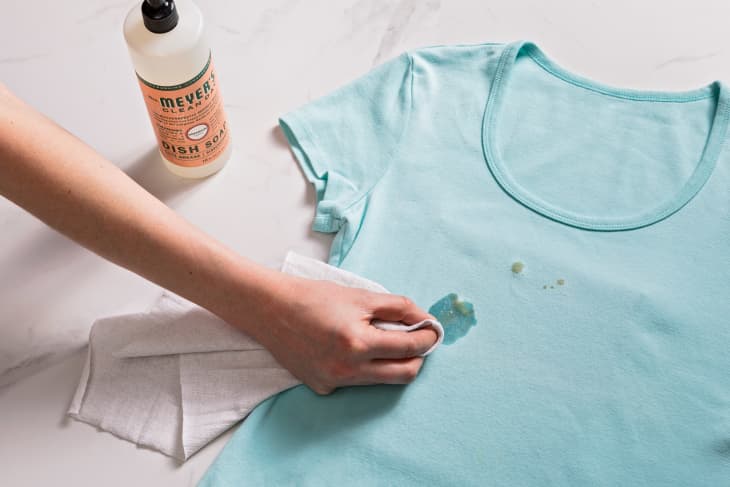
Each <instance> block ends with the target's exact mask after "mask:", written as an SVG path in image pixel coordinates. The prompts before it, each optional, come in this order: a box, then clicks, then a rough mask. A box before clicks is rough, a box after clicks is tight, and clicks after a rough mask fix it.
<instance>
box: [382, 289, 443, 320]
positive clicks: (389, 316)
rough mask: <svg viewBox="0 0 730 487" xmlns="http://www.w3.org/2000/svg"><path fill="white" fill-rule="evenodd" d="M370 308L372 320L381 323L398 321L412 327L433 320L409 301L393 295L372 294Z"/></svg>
mask: <svg viewBox="0 0 730 487" xmlns="http://www.w3.org/2000/svg"><path fill="white" fill-rule="evenodd" d="M370 306H371V309H370V311H371V313H372V316H373V318H377V319H380V320H383V321H400V322H403V323H405V324H407V325H412V324H414V323H418V322H419V321H423V320H425V319H428V318H433V316H431V315H430V314H428V313H426V312H425V311H423V310H422V309H421V308H419V307H418V306H416V304H415V303H414V302H413V301H411V300H410V299H408V298H406V297H405V296H398V295H395V294H377V293H376V294H373V298H372V301H371V302H370Z"/></svg>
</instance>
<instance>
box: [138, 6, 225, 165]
mask: <svg viewBox="0 0 730 487" xmlns="http://www.w3.org/2000/svg"><path fill="white" fill-rule="evenodd" d="M124 38H125V39H126V41H127V47H128V48H129V53H130V55H131V57H132V63H133V64H134V68H135V71H136V72H137V78H138V80H139V86H140V87H141V89H142V95H143V97H144V101H145V105H147V111H148V113H149V116H150V120H151V121H152V126H153V128H154V130H155V134H156V136H157V143H158V145H159V149H160V154H161V155H162V160H163V161H164V163H165V166H167V168H168V169H169V170H170V171H172V172H173V173H175V174H177V175H178V176H182V177H186V178H202V177H205V176H209V175H211V174H213V173H215V172H216V171H218V170H220V169H221V168H222V167H223V166H224V165H225V163H226V161H227V160H228V159H229V157H230V155H231V142H230V135H229V133H228V132H229V131H228V123H227V121H226V115H225V112H224V110H223V99H222V98H221V93H220V86H219V84H218V78H217V77H216V75H215V71H214V69H213V61H212V58H211V52H210V48H209V47H208V44H207V43H206V42H205V37H204V32H203V16H202V15H201V13H200V10H199V9H198V7H196V6H195V5H194V4H193V3H192V2H191V1H190V0H178V1H177V2H175V1H174V0H144V1H143V2H142V5H141V7H140V6H137V7H135V8H133V9H132V10H131V11H130V12H129V14H128V15H127V18H126V20H125V21H124Z"/></svg>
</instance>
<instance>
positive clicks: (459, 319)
mask: <svg viewBox="0 0 730 487" xmlns="http://www.w3.org/2000/svg"><path fill="white" fill-rule="evenodd" d="M428 312H429V313H431V314H432V315H433V316H435V317H436V319H437V320H438V321H439V322H441V324H442V325H443V326H444V341H443V343H444V345H451V344H452V343H454V342H455V341H456V340H458V339H459V338H461V337H463V336H465V335H466V334H467V333H469V328H471V327H472V326H474V325H476V324H477V319H476V316H475V315H474V305H473V304H472V303H470V302H469V301H465V300H462V299H461V298H459V295H457V294H455V293H451V294H447V295H446V296H444V297H443V298H441V299H439V300H438V301H436V302H435V303H434V304H433V306H431V307H430V308H429V309H428Z"/></svg>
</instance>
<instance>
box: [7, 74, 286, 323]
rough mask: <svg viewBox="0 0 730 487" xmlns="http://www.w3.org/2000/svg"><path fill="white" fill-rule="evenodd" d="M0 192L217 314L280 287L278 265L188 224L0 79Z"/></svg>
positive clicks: (262, 302) (256, 301)
mask: <svg viewBox="0 0 730 487" xmlns="http://www.w3.org/2000/svg"><path fill="white" fill-rule="evenodd" d="M0 194H2V195H4V196H6V197H7V198H9V199H10V200H12V201H14V202H15V203H17V204H18V205H20V206H21V207H23V208H25V209H26V210H28V211H29V212H31V213H32V214H34V215H35V216H37V217H38V218H40V219H41V220H43V221H44V222H45V223H47V224H48V225H50V226H52V227H54V228H56V229H57V230H59V231H60V232H61V233H63V234H65V235H67V236H68V237H70V238H72V239H73V240H75V241H76V242H78V243H80V244H81V245H83V246H85V247H87V248H89V249H90V250H92V251H94V252H96V253H97V254H99V255H101V256H103V257H105V258H107V259H109V260H111V261H112V262H115V263H116V264H119V265H121V266H123V267H125V268H127V269H130V270H131V271H133V272H135V273H137V274H140V275H142V276H144V277H146V278H147V279H149V280H151V281H153V282H155V283H157V284H159V285H160V286H162V287H165V288H167V289H170V290H172V291H174V292H176V293H177V294H180V295H182V296H184V297H186V298H188V299H190V300H192V301H194V302H196V303H198V304H200V305H202V306H204V307H206V308H208V309H210V310H211V311H213V312H215V313H217V314H219V315H221V316H222V317H223V318H229V317H230V316H228V315H231V314H232V313H237V312H238V310H240V309H246V308H247V307H249V306H247V305H250V306H251V307H259V308H260V307H262V306H266V304H267V303H266V301H267V300H270V299H272V293H274V291H275V289H276V287H277V286H280V283H279V282H278V280H279V278H278V275H277V274H276V273H274V272H272V271H269V270H267V269H264V268H262V267H260V266H258V265H256V264H254V263H252V262H250V261H247V260H246V259H243V258H242V257H240V256H238V255H237V254H235V253H234V252H232V251H231V250H229V249H227V248H225V247H224V246H223V245H222V244H220V243H218V242H216V241H214V240H213V239H212V238H210V237H208V236H207V235H205V234H204V233H203V232H201V231H200V230H198V229H196V228H195V227H193V226H192V225H190V224H189V223H188V222H186V221H185V220H184V219H183V218H181V217H180V216H179V215H177V214H176V213H175V212H173V211H172V210H170V209H169V208H168V207H167V206H165V205H164V204H162V203H161V202H160V201H159V200H157V199H156V198H155V197H154V196H152V195H151V194H149V193H148V192H147V191H145V190H144V189H143V188H142V187H140V186H139V185H138V184H136V183H135V182H134V181H133V180H132V179H130V178H129V177H128V176H127V175H126V174H125V173H124V172H122V171H121V170H119V169H118V168H117V167H116V166H114V165H113V164H111V163H110V162H108V161H107V160H105V159H104V158H103V157H102V156H100V155H99V154H97V153H96V152H95V151H94V150H93V149H91V148H90V147H88V146H87V145H85V144H83V143H82V142H81V141H79V140H78V139H76V138H75V137H74V136H72V135H71V134H69V133H68V132H66V131H65V130H63V129H62V128H60V127H59V126H57V125H56V124H54V123H53V122H51V121H50V120H48V119H46V118H45V117H43V116H42V115H40V114H39V113H37V112H36V111H34V110H32V109H30V108H29V107H27V106H26V105H25V104H23V103H22V102H20V101H19V100H17V99H16V98H14V97H13V96H12V95H11V94H10V93H8V92H7V91H5V90H3V89H2V87H0ZM234 290H235V292H232V291H234ZM247 331H251V330H247Z"/></svg>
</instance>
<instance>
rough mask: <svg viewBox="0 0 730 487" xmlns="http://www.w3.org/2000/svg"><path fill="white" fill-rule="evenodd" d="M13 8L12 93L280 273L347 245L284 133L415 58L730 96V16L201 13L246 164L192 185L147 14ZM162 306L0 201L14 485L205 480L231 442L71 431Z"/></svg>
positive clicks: (3, 394)
mask: <svg viewBox="0 0 730 487" xmlns="http://www.w3.org/2000/svg"><path fill="white" fill-rule="evenodd" d="M1 3H2V5H1V6H2V8H1V9H0V81H2V82H4V83H5V84H6V85H7V86H8V87H9V88H10V89H11V90H12V91H14V92H15V93H16V94H18V95H19V96H20V97H21V98H23V99H24V100H26V101H27V102H28V103H30V104H31V105H33V106H34V107H36V108H38V109H39V110H41V111H42V112H44V113H46V114H47V115H48V116H50V117H51V118H53V119H54V120H56V121H57V122H58V123H60V124H61V125H63V126H64V127H66V128H67V129H68V130H70V131H71V132H73V133H74V134H76V135H77V136H79V137H80V138H81V139H83V140H84V141H86V142H87V143H88V144H90V145H91V146H93V147H94V148H95V149H97V150H98V151H99V152H100V153H102V154H103V155H105V156H106V157H108V158H109V159H110V160H112V161H113V162H114V163H115V164H117V165H119V166H120V167H121V168H123V169H124V170H125V171H127V172H128V174H130V176H132V177H133V178H134V179H136V180H137V181H138V182H139V183H140V184H142V185H143V186H145V187H146V188H147V189H148V190H150V191H151V192H152V193H154V194H155V195H157V196H158V197H159V198H160V199H162V200H163V201H165V202H166V203H167V204H168V205H170V206H171V207H173V208H174V209H175V210H177V211H178V212H180V213H181V214H183V215H184V216H185V217H187V218H188V219H190V220H191V221H193V222H194V223H195V224H197V225H200V226H201V227H203V228H204V229H205V230H206V231H208V232H210V233H211V234H213V235H214V236H215V237H217V238H218V239H220V240H222V241H224V242H225V243H226V244H228V245H229V246H231V247H232V248H234V249H236V250H237V251H239V252H240V253H242V254H244V255H246V256H248V257H251V258H253V259H255V260H257V261H259V262H262V263H266V264H268V265H271V266H275V265H277V264H278V262H280V261H281V259H282V258H283V256H284V254H285V252H286V250H288V249H294V250H296V251H298V252H300V253H302V254H305V255H311V256H315V257H319V258H325V257H326V255H327V247H328V242H329V239H328V238H326V237H322V236H318V235H315V234H313V233H312V232H311V231H310V230H309V225H310V222H311V216H312V213H313V206H312V204H313V201H314V193H313V191H312V190H311V189H310V188H309V186H308V185H307V184H305V181H304V178H303V177H302V175H301V173H300V171H299V170H298V169H297V167H296V166H295V164H294V163H293V162H292V158H291V155H290V154H289V152H288V149H287V148H286V146H285V144H284V142H283V139H282V137H281V136H280V135H279V134H278V133H277V132H276V131H275V129H274V127H275V126H276V120H277V116H278V115H280V114H282V113H284V112H286V111H288V110H290V109H293V108H295V107H297V106H299V105H301V104H303V103H305V102H306V101H308V100H310V99H313V98H316V97H318V96H321V95H324V94H325V93H327V92H329V91H331V90H332V89H334V88H336V87H338V86H340V85H341V84H343V83H345V82H347V81H349V80H351V79H353V78H355V77H357V76H359V75H360V74H363V73H365V72H366V71H368V70H369V69H370V68H371V67H372V66H373V65H375V64H379V63H380V62H382V61H384V60H387V59H389V58H391V57H393V56H395V55H397V54H399V53H400V52H402V51H403V50H405V49H412V48H416V47H419V46H425V45H434V44H450V43H475V42H484V41H512V40H515V39H527V40H532V41H536V42H537V43H538V44H539V45H540V47H541V48H542V49H543V50H545V51H546V53H547V54H548V55H549V56H550V57H551V58H553V59H554V60H556V61H557V62H558V63H560V64H561V65H563V66H564V67H566V68H568V69H571V70H572V71H574V72H577V73H580V74H582V75H585V76H588V77H590V78H593V79H596V80H599V81H601V82H604V83H608V84H613V85H617V86H621V87H629V88H641V89H657V90H673V89H677V90H683V89H691V88H696V87H699V86H701V85H705V84H708V83H710V82H711V81H713V80H715V79H723V80H725V81H730V49H729V48H728V41H730V28H729V27H730V4H729V3H727V2H726V1H725V0H696V1H693V2H687V1H659V0H653V1H644V2H636V1H627V0H622V1H612V2H598V1H585V0H575V1H568V0H560V1H553V2H542V1H516V0H503V1H501V2H498V1H480V0H458V1H456V0H399V1H395V0H394V1H386V0H344V1H336V2H335V1H331V0H317V1H312V0H308V1H303V0H299V1H297V0H266V1H253V0H247V1H244V2H242V1H235V0H227V1H221V0H218V1H213V0H198V2H197V3H198V5H199V6H200V8H201V10H202V11H203V15H204V16H205V18H206V21H207V25H208V37H209V39H210V43H211V46H212V48H213V56H214V60H215V64H216V70H217V74H218V76H219V79H220V80H221V85H222V90H223V97H224V101H225V106H226V111H227V114H228V118H229V122H230V125H231V128H232V132H231V133H232V137H233V143H234V145H235V148H234V153H233V157H232V159H231V161H230V162H229V163H228V165H227V167H226V168H224V170H223V171H222V172H221V173H219V174H218V175H216V176H214V177H212V178H210V179H208V180H205V181H202V182H192V183H191V182H185V181H183V180H180V179H178V178H176V177H175V176H173V175H171V174H170V173H168V172H167V171H166V170H165V169H164V168H163V166H162V164H161V163H160V162H159V161H158V160H157V157H158V155H157V153H156V148H155V141H154V137H153V133H152V129H151V127H150V124H149V121H148V119H147V114H146V111H145V108H144V105H143V102H142V98H141V96H140V93H139V88H138V86H137V83H136V79H135V76H134V73H133V70H132V66H131V63H130V61H129V58H128V55H127V52H126V47H125V44H124V41H123V38H122V33H121V25H122V21H123V19H124V16H125V15H126V13H127V11H128V10H129V8H131V7H132V6H134V5H135V3H136V2H130V1H126V0H125V1H121V2H117V1H114V0H96V1H94V2H89V1H84V2H82V1H81V0H65V1H63V2H59V1H55V0H37V1H35V2H18V1H12V0H1ZM37 143H39V144H42V143H43V141H42V140H38V141H37ZM52 163H53V161H49V164H52ZM0 177H2V176H1V175H0ZM158 293H159V289H157V288H156V287H155V286H153V285H151V284H149V283H146V282H145V281H143V280H142V279H140V278H138V277H136V276H134V275H132V274H130V273H129V272H126V271H124V270H122V269H120V268H118V267H115V266H114V265H112V264H109V263H107V262H105V261H103V260H102V259H100V258H98V257H96V256H94V255H93V254H91V253H89V252H87V251H85V250H83V249H81V248H79V247H78V246H76V245H75V244H73V243H72V242H70V241H68V240H67V239H65V238H64V237H62V236H60V235H59V234H57V233H55V232H54V231H52V230H50V229H48V228H47V227H45V226H44V225H43V224H41V223H40V222H38V221H37V220H35V219H34V218H32V217H31V216H29V215H28V214H27V213H25V212H24V211H22V210H21V209H19V208H17V207H15V206H14V205H12V204H11V203H9V202H7V201H5V200H2V199H0V432H2V433H1V434H0V484H2V485H8V486H24V485H33V486H39V485H76V486H86V485H89V486H92V485H93V486H97V485H104V486H116V485H120V486H121V485H155V486H167V485H189V484H193V483H195V482H196V481H197V480H198V479H199V478H200V476H201V475H202V474H203V472H204V471H205V469H206V468H207V466H208V465H209V464H210V462H211V461H212V460H213V458H214V457H215V455H216V454H217V452H218V451H219V450H220V448H221V447H222V446H223V444H224V443H225V438H226V437H225V436H224V437H223V438H220V439H219V440H218V441H216V442H215V443H214V444H212V445H210V446H209V447H208V448H206V449H204V450H203V451H202V452H201V453H199V454H198V455H196V456H195V457H193V459H191V460H190V461H189V462H187V463H186V464H185V465H183V466H178V465H177V464H176V463H175V462H174V461H173V460H171V459H169V458H167V457H164V456H163V455H161V454H159V453H155V452H153V451H150V450H145V449H141V448H137V447H135V446H134V445H132V444H130V443H127V442H124V441H122V440H119V439H116V438H114V437H113V436H111V435H109V434H106V433H100V432H97V431H96V430H95V429H94V428H92V427H90V426H88V425H85V424H81V423H77V422H73V421H70V420H67V419H65V417H64V412H65V410H66V408H67V406H68V402H69V401H70V399H71V396H72V394H73V391H74V389H75V387H76V384H77V382H78V378H79V374H80V373H81V368H82V365H83V353H84V351H83V347H84V345H85V343H86V340H87V337H88V331H89V328H90V326H91V324H92V322H93V321H94V319H96V318H98V317H101V316H106V315H111V314H119V313H124V312H129V311H138V310H140V309H143V308H145V307H147V306H148V305H149V304H151V302H152V301H153V300H154V299H155V297H156V296H157V295H158Z"/></svg>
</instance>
